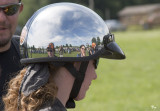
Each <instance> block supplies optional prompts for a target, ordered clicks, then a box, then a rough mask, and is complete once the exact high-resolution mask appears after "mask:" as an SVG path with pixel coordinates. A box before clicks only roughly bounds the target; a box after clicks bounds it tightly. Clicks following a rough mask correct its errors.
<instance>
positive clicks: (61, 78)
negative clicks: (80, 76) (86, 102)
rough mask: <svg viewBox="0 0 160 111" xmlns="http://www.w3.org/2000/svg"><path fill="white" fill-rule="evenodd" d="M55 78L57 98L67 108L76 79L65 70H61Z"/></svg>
mask: <svg viewBox="0 0 160 111" xmlns="http://www.w3.org/2000/svg"><path fill="white" fill-rule="evenodd" d="M55 76H56V77H54V78H55V83H56V85H57V87H58V93H57V98H58V99H59V100H60V101H61V103H62V104H63V105H64V106H65V105H66V102H67V101H68V99H69V96H70V93H71V90H72V87H73V83H74V80H75V78H74V77H73V76H72V75H71V74H70V73H69V72H68V70H67V69H65V68H60V69H59V71H58V72H57V74H56V75H55Z"/></svg>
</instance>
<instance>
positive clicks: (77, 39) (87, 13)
mask: <svg viewBox="0 0 160 111" xmlns="http://www.w3.org/2000/svg"><path fill="white" fill-rule="evenodd" d="M95 37H97V38H99V39H100V43H98V44H97V45H96V47H97V48H96V50H95V52H94V53H93V54H91V55H90V54H89V51H88V52H87V51H86V56H85V57H77V54H78V53H79V52H78V49H79V47H80V46H81V45H86V46H85V47H86V48H88V49H89V48H90V46H92V40H93V39H94V41H95V42H96V40H95ZM98 42H99V40H98ZM50 43H54V49H55V53H54V54H55V56H49V55H48V53H47V47H48V44H50ZM62 46H63V50H61V51H60V50H59V49H60V47H62ZM20 49H21V54H22V59H21V63H22V64H30V63H41V62H51V63H52V64H53V65H56V66H57V64H59V65H60V66H62V65H63V66H64V67H65V68H66V69H67V70H68V71H69V72H70V73H71V74H72V75H73V76H74V77H75V82H74V84H73V87H72V91H71V94H70V99H69V100H68V102H67V103H68V104H67V105H66V107H75V106H74V104H71V103H73V98H75V97H77V95H78V93H79V90H80V88H81V85H82V82H83V80H84V77H85V72H86V69H87V66H88V62H89V60H92V59H94V60H95V61H98V58H100V57H102V58H108V59H125V55H124V53H123V51H122V50H121V49H120V47H119V46H118V45H117V44H116V42H115V39H114V35H113V34H111V33H110V31H109V29H108V27H107V26H106V24H105V22H104V21H103V20H102V18H101V17H100V16H99V15H98V14H96V13H95V12H94V11H92V10H91V9H89V8H87V7H84V6H82V5H78V4H74V3H55V4H50V5H48V6H45V7H43V8H41V9H39V10H38V11H37V12H35V13H34V14H33V16H32V17H31V18H30V19H29V20H28V22H27V23H26V25H25V26H24V28H23V30H22V33H21V37H20ZM36 50H39V52H41V53H37V51H36ZM40 50H42V51H40ZM67 50H69V51H68V52H69V53H67ZM62 54H63V55H62ZM74 61H81V65H80V69H79V71H77V70H76V69H75V67H74V66H73V64H71V63H70V62H74ZM61 63H62V64H61ZM63 63H65V64H63Z"/></svg>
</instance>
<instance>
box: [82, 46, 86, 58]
mask: <svg viewBox="0 0 160 111" xmlns="http://www.w3.org/2000/svg"><path fill="white" fill-rule="evenodd" d="M81 56H82V57H84V56H85V47H84V46H82V47H81Z"/></svg>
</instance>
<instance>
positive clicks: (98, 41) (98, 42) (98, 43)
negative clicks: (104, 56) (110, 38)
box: [97, 37, 101, 45]
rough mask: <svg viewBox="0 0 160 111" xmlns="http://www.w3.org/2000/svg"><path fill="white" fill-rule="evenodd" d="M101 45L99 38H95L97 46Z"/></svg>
mask: <svg viewBox="0 0 160 111" xmlns="http://www.w3.org/2000/svg"><path fill="white" fill-rule="evenodd" d="M100 44H101V40H100V38H99V37H97V45H100Z"/></svg>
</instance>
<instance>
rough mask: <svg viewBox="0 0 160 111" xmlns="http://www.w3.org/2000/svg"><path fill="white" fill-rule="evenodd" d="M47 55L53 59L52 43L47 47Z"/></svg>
mask: <svg viewBox="0 0 160 111" xmlns="http://www.w3.org/2000/svg"><path fill="white" fill-rule="evenodd" d="M47 53H48V56H49V57H54V54H55V49H54V44H53V43H49V45H48V47H47Z"/></svg>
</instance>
